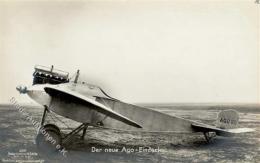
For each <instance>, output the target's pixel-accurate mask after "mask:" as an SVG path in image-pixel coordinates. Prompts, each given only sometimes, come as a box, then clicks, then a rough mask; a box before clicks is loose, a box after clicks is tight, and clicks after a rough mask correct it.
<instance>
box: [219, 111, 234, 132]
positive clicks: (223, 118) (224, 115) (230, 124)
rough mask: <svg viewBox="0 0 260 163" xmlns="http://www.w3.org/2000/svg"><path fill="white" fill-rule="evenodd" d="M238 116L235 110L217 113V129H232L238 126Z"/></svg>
mask: <svg viewBox="0 0 260 163" xmlns="http://www.w3.org/2000/svg"><path fill="white" fill-rule="evenodd" d="M238 120H239V115H238V112H237V111H235V110H231V109H230V110H223V111H221V112H219V114H218V118H217V122H216V123H217V127H218V128H221V129H232V128H236V127H237V126H238Z"/></svg>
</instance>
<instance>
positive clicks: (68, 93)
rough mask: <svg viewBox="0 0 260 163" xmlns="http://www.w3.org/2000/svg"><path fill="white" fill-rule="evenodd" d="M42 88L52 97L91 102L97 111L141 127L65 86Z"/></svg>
mask: <svg viewBox="0 0 260 163" xmlns="http://www.w3.org/2000/svg"><path fill="white" fill-rule="evenodd" d="M44 90H45V92H46V93H48V94H49V95H50V96H52V97H58V98H64V100H66V98H68V99H70V100H72V99H73V101H75V102H78V103H81V104H83V105H84V104H88V105H89V104H91V105H94V106H96V107H95V109H97V111H98V112H101V113H103V114H105V115H107V116H109V117H111V118H113V119H116V120H119V121H121V122H123V123H126V124H128V125H131V126H134V127H136V128H142V126H141V125H139V124H138V123H136V122H134V121H132V120H131V119H129V118H127V117H125V116H123V115H121V114H119V113H117V112H115V111H113V110H112V109H111V108H108V107H106V106H105V105H103V104H101V103H99V102H97V101H95V99H93V98H91V97H88V96H84V95H82V94H80V93H78V92H76V91H73V90H70V89H68V88H66V87H59V86H46V87H44Z"/></svg>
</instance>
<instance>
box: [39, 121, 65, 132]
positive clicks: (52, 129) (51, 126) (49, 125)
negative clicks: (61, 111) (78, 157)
mask: <svg viewBox="0 0 260 163" xmlns="http://www.w3.org/2000/svg"><path fill="white" fill-rule="evenodd" d="M43 128H44V129H45V130H46V129H48V130H51V131H55V132H58V133H61V131H60V128H59V127H58V126H56V125H54V124H50V123H49V124H46V125H44V126H43Z"/></svg>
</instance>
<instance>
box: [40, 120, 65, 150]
mask: <svg viewBox="0 0 260 163" xmlns="http://www.w3.org/2000/svg"><path fill="white" fill-rule="evenodd" d="M61 144H62V137H61V132H60V130H59V128H58V127H57V126H55V125H53V124H47V125H44V126H42V127H41V128H40V130H39V131H38V134H37V136H36V145H37V147H38V149H40V150H41V151H43V152H45V153H46V152H47V153H48V154H52V153H55V152H57V151H58V150H60V148H61Z"/></svg>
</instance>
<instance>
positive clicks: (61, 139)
mask: <svg viewBox="0 0 260 163" xmlns="http://www.w3.org/2000/svg"><path fill="white" fill-rule="evenodd" d="M44 107H45V109H44V112H43V115H42V120H41V127H40V129H39V131H38V134H37V136H36V145H37V147H38V149H40V150H41V151H42V152H44V153H46V152H47V154H53V153H55V152H57V151H60V150H61V149H62V148H63V147H62V146H63V145H65V144H66V143H69V142H70V141H71V140H72V138H73V136H75V135H76V134H78V133H79V132H80V131H83V132H82V135H81V139H84V137H85V135H86V130H87V128H88V125H89V124H88V123H82V124H81V125H80V126H78V127H77V128H75V129H74V130H72V131H71V132H70V133H68V134H62V132H61V130H60V129H59V127H58V126H56V125H54V124H45V125H44V122H45V119H46V116H47V113H48V112H49V110H48V107H47V106H44Z"/></svg>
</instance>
